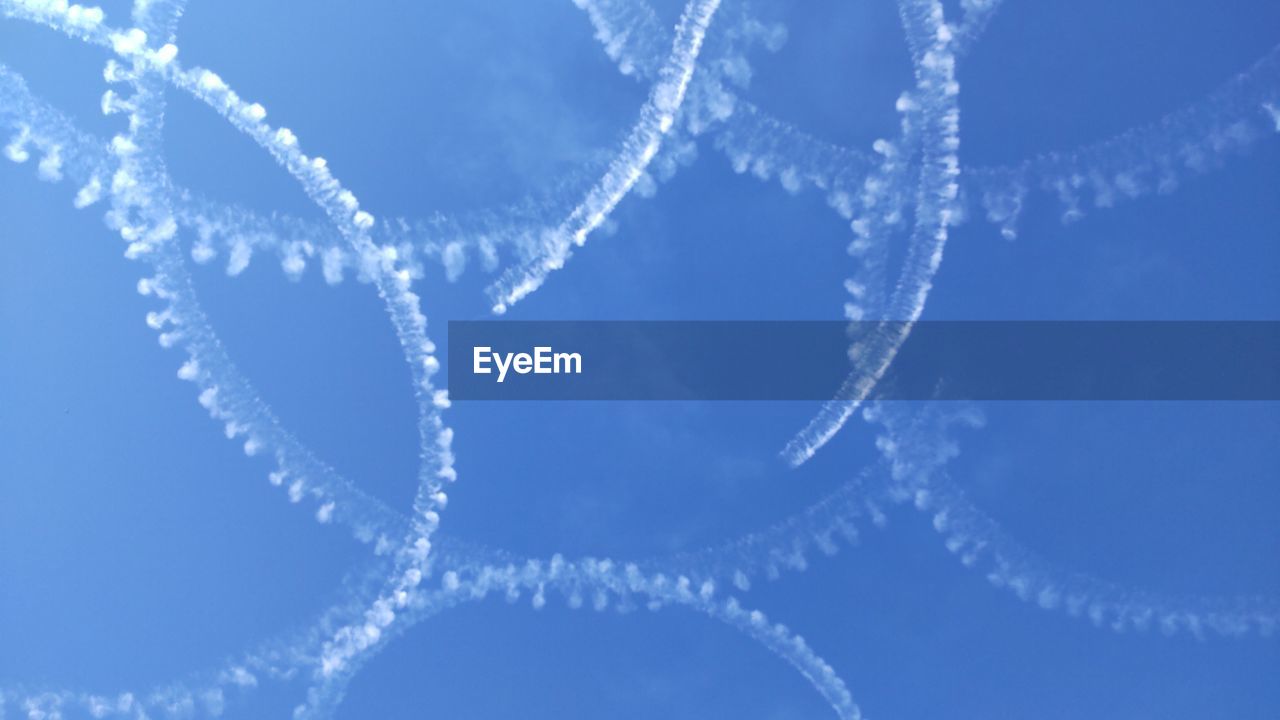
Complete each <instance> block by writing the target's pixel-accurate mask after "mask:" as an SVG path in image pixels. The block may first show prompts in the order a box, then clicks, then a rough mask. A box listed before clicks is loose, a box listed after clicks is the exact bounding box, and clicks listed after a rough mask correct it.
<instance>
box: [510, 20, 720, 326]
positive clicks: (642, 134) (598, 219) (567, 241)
mask: <svg viewBox="0 0 1280 720" xmlns="http://www.w3.org/2000/svg"><path fill="white" fill-rule="evenodd" d="M719 5H720V0H691V1H690V3H689V5H688V6H687V7H686V8H685V11H684V14H683V15H682V16H681V18H680V24H679V25H678V26H677V28H676V35H675V40H674V41H673V43H672V48H671V57H670V58H669V60H668V61H667V64H666V65H665V66H664V67H663V69H662V71H661V73H660V79H659V81H658V82H657V83H656V84H655V85H654V87H653V90H652V92H651V93H650V95H649V100H648V101H647V102H646V103H645V105H644V107H643V108H642V109H641V110H640V119H639V120H638V121H637V122H636V124H635V126H634V127H633V128H632V130H631V133H630V134H629V135H628V136H627V139H626V140H624V141H623V144H622V151H621V152H620V153H619V154H618V156H617V157H616V158H615V159H614V160H613V161H612V162H611V163H610V166H609V170H608V172H606V173H605V175H604V177H602V178H601V179H600V181H599V183H597V184H596V186H595V187H593V188H592V189H591V191H590V192H589V193H587V196H586V197H585V198H583V200H582V203H581V204H579V205H578V207H576V208H574V210H573V212H572V213H570V214H569V217H567V218H565V220H564V222H563V223H561V224H560V226H559V227H557V228H555V229H554V230H553V231H551V232H550V233H548V234H547V236H546V237H545V238H543V239H542V241H541V247H540V248H539V249H538V253H537V255H536V256H535V257H534V258H533V259H531V260H530V261H528V262H526V263H525V264H523V265H522V266H520V267H516V268H512V269H511V270H508V271H507V272H506V273H503V276H502V277H501V278H500V279H499V280H498V281H497V282H495V283H494V284H493V285H492V286H491V287H490V296H491V297H492V298H493V301H494V303H493V310H494V312H496V313H503V312H506V310H507V308H508V307H509V306H511V305H512V304H513V303H516V302H518V301H519V300H520V299H522V298H524V297H525V296H526V295H528V294H529V293H531V292H533V291H534V290H536V289H538V287H540V286H541V285H542V283H543V282H545V281H546V278H547V275H548V274H550V273H551V272H552V271H554V270H558V269H560V268H561V267H563V266H564V263H565V261H566V260H567V259H568V257H569V255H570V254H571V252H572V250H571V248H572V247H573V246H575V245H576V246H581V245H582V244H584V243H585V242H586V240H587V236H588V235H589V234H590V233H591V232H592V231H594V230H595V229H596V228H598V227H600V225H601V224H602V223H603V222H604V221H605V218H607V217H608V216H609V213H611V212H612V211H613V208H614V207H616V206H617V204H618V203H619V202H621V200H622V198H623V197H625V196H626V194H627V193H628V192H630V191H631V189H632V188H634V187H635V185H636V183H637V182H638V181H639V180H640V178H641V176H642V174H643V173H644V171H645V169H646V168H647V167H648V166H649V164H650V163H651V162H652V161H653V159H654V157H655V156H656V155H657V154H658V150H659V149H660V147H661V145H662V141H663V139H664V137H665V136H666V135H667V134H668V132H670V130H671V128H672V126H673V125H674V123H675V117H676V113H677V112H678V111H679V109H680V105H681V103H682V102H683V101H684V96H685V91H686V90H687V89H688V87H689V81H690V80H691V79H692V78H693V72H694V68H695V66H696V63H697V59H698V53H699V51H700V50H701V49H702V41H703V38H704V37H705V36H706V32H707V26H708V25H710V24H711V19H712V18H713V17H714V16H715V12H716V9H717V8H718V7H719Z"/></svg>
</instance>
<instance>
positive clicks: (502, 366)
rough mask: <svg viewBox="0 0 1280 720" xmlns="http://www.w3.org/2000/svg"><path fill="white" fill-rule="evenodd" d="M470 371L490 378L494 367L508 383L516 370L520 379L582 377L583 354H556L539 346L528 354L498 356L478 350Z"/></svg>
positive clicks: (480, 348) (500, 378) (502, 379)
mask: <svg viewBox="0 0 1280 720" xmlns="http://www.w3.org/2000/svg"><path fill="white" fill-rule="evenodd" d="M471 360H472V362H471V371H472V372H473V373H474V374H476V375H491V374H493V369H492V368H491V367H490V363H492V364H493V367H496V368H498V382H503V381H504V380H506V379H507V371H509V370H515V371H516V372H517V373H519V374H520V375H528V374H529V373H534V374H535V375H562V374H563V375H581V374H582V354H581V353H563V352H559V353H558V352H554V351H552V349H551V348H550V347H548V346H546V345H540V346H538V347H535V348H534V349H533V354H532V355H530V354H529V353H498V352H494V351H493V348H491V347H487V346H483V345H482V346H478V347H475V348H473V349H472V355H471Z"/></svg>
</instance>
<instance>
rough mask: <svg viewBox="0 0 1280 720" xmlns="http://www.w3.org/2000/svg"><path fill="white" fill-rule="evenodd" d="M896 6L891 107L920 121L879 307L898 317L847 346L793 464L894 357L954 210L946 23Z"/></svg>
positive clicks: (846, 413)
mask: <svg viewBox="0 0 1280 720" xmlns="http://www.w3.org/2000/svg"><path fill="white" fill-rule="evenodd" d="M900 8H901V14H902V18H903V26H904V29H905V31H906V35H907V38H908V39H909V41H910V44H911V45H912V47H914V48H916V51H915V53H914V56H913V57H914V62H915V66H916V71H915V74H916V87H915V91H914V93H912V94H911V95H906V96H903V98H902V99H901V100H899V103H898V108H899V111H900V112H903V113H912V112H918V113H919V123H920V124H921V133H920V141H919V144H920V158H921V160H920V162H921V168H920V179H919V185H918V188H917V190H916V203H915V205H916V211H915V226H914V229H913V230H912V233H911V239H910V242H909V245H908V250H907V257H906V259H905V260H904V262H903V269H902V273H901V275H900V277H899V279H898V282H897V285H896V286H895V287H894V289H893V292H892V295H891V296H890V298H889V301H888V304H887V306H886V308H885V313H886V314H885V319H886V320H889V321H894V320H898V321H903V322H882V323H881V324H880V325H879V326H878V327H877V328H875V329H874V330H873V331H872V332H871V334H870V337H869V338H868V339H867V340H865V341H863V342H861V343H857V344H855V345H854V346H853V348H852V349H851V352H850V356H851V360H852V361H853V363H854V371H853V372H852V373H851V374H850V375H849V377H848V379H847V380H846V381H845V383H844V385H843V386H842V387H841V389H840V392H839V394H838V395H837V398H836V399H835V400H832V401H831V402H828V403H827V404H826V405H825V406H824V407H823V409H822V411H821V412H820V413H819V414H818V416H817V417H816V418H814V419H813V420H812V421H811V422H810V423H809V425H808V426H806V427H805V428H804V429H803V430H801V431H800V432H799V433H798V434H797V435H796V437H795V438H793V439H792V440H791V441H790V442H789V443H788V444H787V446H786V447H785V448H784V449H783V452H782V454H783V457H785V458H786V459H787V461H788V462H790V463H791V464H792V465H793V466H795V465H800V464H802V463H804V462H805V461H807V460H808V459H809V458H811V457H813V455H814V454H815V453H816V452H817V451H818V450H819V449H820V448H821V447H822V446H823V445H825V444H826V443H827V442H828V441H830V440H831V438H833V437H835V434H836V433H837V432H839V430H840V428H841V427H843V426H844V423H845V422H846V421H847V420H848V419H849V418H850V417H851V416H852V414H853V412H854V411H855V410H856V408H857V407H858V405H859V404H860V403H861V402H862V401H863V400H864V399H866V397H867V395H868V394H869V393H870V391H871V389H872V388H873V387H874V386H875V383H876V382H877V381H879V379H880V378H881V377H882V376H883V375H884V373H885V371H886V370H887V369H888V367H889V364H890V363H892V362H893V358H894V356H895V355H896V354H897V351H898V348H899V347H900V346H901V344H902V342H903V341H905V340H906V337H907V335H908V334H909V333H910V332H911V327H912V324H913V323H914V322H915V321H916V320H917V319H919V317H920V314H921V313H922V312H923V311H924V303H925V299H926V298H927V297H928V295H929V290H930V289H931V288H932V286H933V276H934V274H935V273H936V272H937V270H938V267H939V266H940V265H941V263H942V250H943V247H945V245H946V241H947V228H948V226H949V225H951V224H952V223H953V221H954V219H955V216H956V209H955V202H956V198H957V197H958V195H959V191H960V186H959V183H958V181H957V179H958V176H959V174H960V160H959V157H958V155H957V151H958V150H959V147H960V135H959V131H960V110H959V106H958V104H957V97H958V95H959V92H960V86H959V84H958V83H957V82H956V80H955V55H954V53H953V52H952V51H951V39H952V34H951V30H950V26H948V25H947V24H946V23H945V21H944V19H943V14H942V6H941V4H939V3H937V2H925V1H924V0H919V1H915V2H907V1H904V2H903V3H901V5H900Z"/></svg>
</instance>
